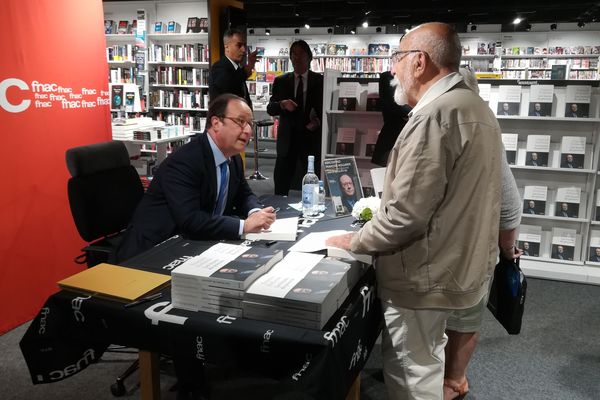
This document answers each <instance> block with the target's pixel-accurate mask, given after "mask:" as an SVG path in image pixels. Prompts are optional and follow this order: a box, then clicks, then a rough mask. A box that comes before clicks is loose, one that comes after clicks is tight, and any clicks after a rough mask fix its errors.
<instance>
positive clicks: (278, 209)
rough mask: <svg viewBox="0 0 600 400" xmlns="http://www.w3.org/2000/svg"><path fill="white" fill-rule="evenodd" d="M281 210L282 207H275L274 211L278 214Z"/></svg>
mask: <svg viewBox="0 0 600 400" xmlns="http://www.w3.org/2000/svg"><path fill="white" fill-rule="evenodd" d="M280 210H281V207H275V208H274V209H273V212H274V213H275V214H277V213H278V212H279V211H280Z"/></svg>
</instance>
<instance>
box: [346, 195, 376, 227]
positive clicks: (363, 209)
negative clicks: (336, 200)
mask: <svg viewBox="0 0 600 400" xmlns="http://www.w3.org/2000/svg"><path fill="white" fill-rule="evenodd" d="M379 204H381V199H379V198H377V197H363V198H362V199H360V200H358V201H357V202H356V203H355V204H354V207H352V216H353V217H354V218H355V219H358V220H361V221H369V220H370V219H371V218H372V217H373V215H375V214H377V211H379Z"/></svg>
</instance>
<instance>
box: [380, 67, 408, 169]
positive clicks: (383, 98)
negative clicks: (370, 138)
mask: <svg viewBox="0 0 600 400" xmlns="http://www.w3.org/2000/svg"><path fill="white" fill-rule="evenodd" d="M392 79H393V76H392V74H391V72H389V71H386V72H382V73H381V74H380V75H379V104H380V107H381V114H382V116H383V127H382V128H381V131H380V132H379V136H378V137H377V143H375V149H374V150H373V156H372V157H371V162H373V163H374V164H377V165H381V166H382V167H385V166H386V165H387V159H388V155H389V153H390V150H392V147H394V143H396V139H397V138H398V135H399V134H400V132H401V131H402V128H404V125H405V124H406V120H405V119H406V118H407V117H408V113H409V112H410V107H409V106H399V105H398V104H396V102H395V101H394V91H395V90H396V89H395V88H393V87H392V86H390V82H391V80H392Z"/></svg>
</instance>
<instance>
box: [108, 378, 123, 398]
mask: <svg viewBox="0 0 600 400" xmlns="http://www.w3.org/2000/svg"><path fill="white" fill-rule="evenodd" d="M110 392H111V393H112V395H113V396H115V397H122V396H124V395H125V394H126V393H127V391H126V390H125V385H124V384H123V382H122V381H119V380H118V381H116V382H115V383H113V384H112V385H110Z"/></svg>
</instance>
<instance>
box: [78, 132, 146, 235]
mask: <svg viewBox="0 0 600 400" xmlns="http://www.w3.org/2000/svg"><path fill="white" fill-rule="evenodd" d="M66 158H67V168H68V169H69V172H70V173H71V176H72V177H71V178H70V179H69V183H68V194H69V205H70V207H71V214H72V215H73V220H74V221H75V225H76V226H77V230H78V231H79V235H80V236H81V237H82V238H83V240H85V241H87V242H92V241H94V240H96V239H99V238H102V237H105V236H108V235H111V234H114V233H118V232H120V231H121V230H123V229H125V228H126V227H127V224H128V223H129V220H130V219H131V217H132V215H133V212H134V211H135V208H136V206H137V205H138V203H139V202H140V200H141V198H142V196H143V194H144V189H143V187H142V183H141V181H140V177H139V175H138V173H137V171H136V170H135V168H134V167H133V166H132V165H131V164H130V162H129V154H128V153H127V148H126V147H125V144H124V143H123V142H119V141H114V142H105V143H97V144H92V145H88V146H81V147H75V148H72V149H69V150H67V153H66Z"/></svg>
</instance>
